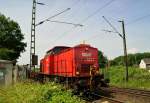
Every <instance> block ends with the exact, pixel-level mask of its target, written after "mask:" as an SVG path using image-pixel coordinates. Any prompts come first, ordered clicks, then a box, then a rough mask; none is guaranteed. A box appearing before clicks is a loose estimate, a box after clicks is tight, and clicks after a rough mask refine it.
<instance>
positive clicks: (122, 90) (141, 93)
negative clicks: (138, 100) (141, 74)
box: [101, 86, 150, 98]
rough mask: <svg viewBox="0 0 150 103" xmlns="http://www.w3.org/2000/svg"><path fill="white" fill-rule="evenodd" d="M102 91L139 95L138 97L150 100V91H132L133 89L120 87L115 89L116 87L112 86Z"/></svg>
mask: <svg viewBox="0 0 150 103" xmlns="http://www.w3.org/2000/svg"><path fill="white" fill-rule="evenodd" d="M101 89H102V90H109V91H111V92H120V93H127V94H133V95H137V96H142V97H148V98H150V91H148V90H141V89H132V88H120V87H114V86H111V87H109V88H101Z"/></svg>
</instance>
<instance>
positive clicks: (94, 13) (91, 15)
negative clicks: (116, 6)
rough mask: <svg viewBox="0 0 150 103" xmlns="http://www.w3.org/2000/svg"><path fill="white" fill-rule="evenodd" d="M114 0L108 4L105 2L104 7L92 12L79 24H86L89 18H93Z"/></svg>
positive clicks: (112, 0)
mask: <svg viewBox="0 0 150 103" xmlns="http://www.w3.org/2000/svg"><path fill="white" fill-rule="evenodd" d="M114 1H115V0H111V1H109V2H107V3H106V4H105V5H103V6H102V7H100V8H98V9H97V10H96V11H95V12H93V13H92V14H90V15H89V16H87V17H86V18H85V19H84V20H82V21H81V22H86V21H87V20H89V19H90V18H91V17H93V16H95V15H96V14H97V13H99V12H100V11H101V10H103V9H104V8H105V7H107V6H109V5H110V4H111V3H112V2H114Z"/></svg>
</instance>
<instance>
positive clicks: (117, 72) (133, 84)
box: [105, 66, 150, 90]
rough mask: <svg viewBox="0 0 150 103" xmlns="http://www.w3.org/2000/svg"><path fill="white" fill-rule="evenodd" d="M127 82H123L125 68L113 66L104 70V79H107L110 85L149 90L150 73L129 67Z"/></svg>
mask: <svg viewBox="0 0 150 103" xmlns="http://www.w3.org/2000/svg"><path fill="white" fill-rule="evenodd" d="M128 71H129V81H128V82H126V81H125V78H124V77H125V68H124V67H123V66H114V67H111V68H109V69H107V70H105V76H106V78H108V77H109V79H110V85H114V86H119V87H127V88H138V89H148V90H150V73H149V72H148V71H147V70H144V69H140V68H136V67H129V69H128Z"/></svg>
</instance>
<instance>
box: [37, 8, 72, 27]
mask: <svg viewBox="0 0 150 103" xmlns="http://www.w3.org/2000/svg"><path fill="white" fill-rule="evenodd" d="M70 9H71V8H67V9H65V10H63V11H61V12H59V13H57V14H55V15H53V16H51V17H49V18H47V19H45V20H43V21H40V22H39V23H38V24H36V26H38V25H41V24H43V23H44V22H46V21H49V20H50V19H52V18H54V17H56V16H58V15H60V14H62V13H64V12H66V11H68V10H70Z"/></svg>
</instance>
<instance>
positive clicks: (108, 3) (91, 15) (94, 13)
mask: <svg viewBox="0 0 150 103" xmlns="http://www.w3.org/2000/svg"><path fill="white" fill-rule="evenodd" d="M114 1H115V0H111V1H109V2H107V3H106V4H105V5H103V6H102V7H100V8H98V9H97V10H96V11H95V12H93V13H92V14H90V15H89V16H87V17H86V18H85V19H83V20H82V21H81V23H84V22H86V21H88V20H89V19H90V18H92V17H93V16H95V15H96V14H97V13H99V12H100V11H101V10H102V9H104V8H105V7H107V6H109V5H110V4H111V3H113V2H114ZM75 28H76V27H73V28H70V29H69V30H67V31H65V32H64V33H63V34H62V35H61V36H60V37H58V39H61V38H62V37H64V34H66V33H69V32H72V30H73V29H75ZM68 31H69V32H68ZM58 39H56V40H58ZM56 40H55V41H54V42H56Z"/></svg>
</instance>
